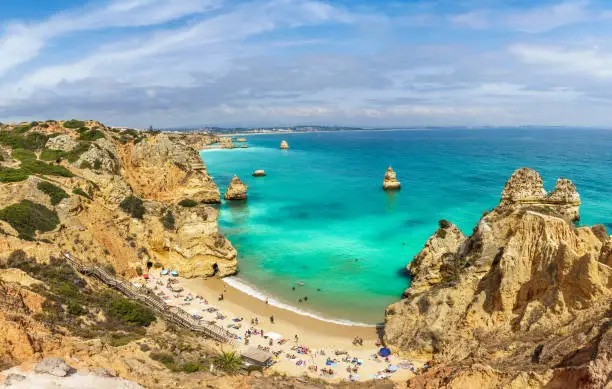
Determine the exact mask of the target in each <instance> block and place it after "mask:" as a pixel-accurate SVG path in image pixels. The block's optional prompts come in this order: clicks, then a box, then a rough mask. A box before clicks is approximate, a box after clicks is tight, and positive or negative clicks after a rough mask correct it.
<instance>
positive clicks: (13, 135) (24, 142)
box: [0, 131, 48, 150]
mask: <svg viewBox="0 0 612 389" xmlns="http://www.w3.org/2000/svg"><path fill="white" fill-rule="evenodd" d="M47 140H48V137H47V136H46V135H43V134H41V133H40V132H31V133H29V134H27V135H25V134H22V133H18V132H14V131H0V143H2V144H3V145H6V146H9V147H10V148H12V149H27V150H39V149H42V148H43V147H44V146H45V144H46V143H47Z"/></svg>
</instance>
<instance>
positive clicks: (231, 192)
mask: <svg viewBox="0 0 612 389" xmlns="http://www.w3.org/2000/svg"><path fill="white" fill-rule="evenodd" d="M247 189H248V186H246V185H245V184H244V183H243V182H242V181H240V178H238V176H234V178H232V181H231V182H230V184H229V186H228V187H227V190H226V191H225V199H226V200H246V198H247Z"/></svg>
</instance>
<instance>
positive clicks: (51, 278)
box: [0, 250, 154, 346]
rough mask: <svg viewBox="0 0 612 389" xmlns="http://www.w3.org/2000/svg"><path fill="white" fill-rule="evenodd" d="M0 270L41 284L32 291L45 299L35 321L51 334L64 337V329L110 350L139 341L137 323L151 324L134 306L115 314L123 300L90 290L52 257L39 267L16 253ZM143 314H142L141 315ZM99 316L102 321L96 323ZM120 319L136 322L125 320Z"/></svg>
mask: <svg viewBox="0 0 612 389" xmlns="http://www.w3.org/2000/svg"><path fill="white" fill-rule="evenodd" d="M0 267H2V268H18V269H21V270H23V271H25V272H26V273H28V275H30V276H31V277H33V278H36V279H38V280H40V281H42V282H44V283H45V285H46V286H35V287H33V289H34V290H35V291H36V292H37V293H39V294H41V295H43V296H45V297H46V298H47V302H45V304H44V306H43V310H44V311H43V313H40V314H37V315H36V316H35V318H36V319H37V320H39V321H41V322H43V323H44V324H45V325H47V326H48V327H49V328H50V329H51V330H52V331H54V330H55V329H56V328H57V330H58V331H61V332H62V333H65V329H69V330H70V331H71V332H72V333H73V334H74V335H77V336H81V337H85V338H96V337H99V338H106V339H107V340H108V341H109V343H110V344H111V345H112V346H122V345H125V344H127V343H129V342H131V341H133V340H136V339H140V338H142V337H143V336H144V335H145V333H146V330H145V328H144V325H143V324H141V323H146V324H145V325H148V324H150V323H151V322H152V321H153V320H154V316H152V315H153V314H152V312H150V311H148V309H147V308H145V307H142V306H140V305H139V304H138V303H136V302H131V304H130V305H131V306H132V305H135V306H138V308H135V309H134V308H128V309H127V310H126V314H124V315H122V314H117V313H116V312H117V309H116V308H113V307H117V306H119V307H124V306H125V304H124V301H125V298H123V297H121V296H120V295H119V294H118V293H116V292H114V291H112V290H110V289H107V288H102V290H100V287H99V286H98V287H95V288H90V287H89V286H88V283H87V282H85V280H84V279H83V278H81V276H80V275H79V274H78V273H76V272H75V271H74V269H73V268H72V267H71V266H70V265H68V264H67V263H66V261H65V260H64V259H58V258H53V257H52V258H51V261H50V263H48V264H41V263H37V262H36V261H35V260H34V259H33V258H28V257H27V255H26V253H25V252H24V251H22V250H16V251H13V252H12V253H11V254H10V255H9V256H8V258H6V259H5V260H0ZM145 310H146V313H141V312H144V311H145ZM111 312H112V314H111ZM139 312H140V316H138V313H139ZM100 313H101V314H103V315H104V316H105V317H106V320H104V321H99V319H98V315H99V314H100ZM135 313H136V314H135ZM130 315H132V316H130ZM134 315H136V316H134ZM124 316H125V317H126V318H127V319H133V318H134V317H135V318H136V319H137V320H135V321H134V320H126V319H125V318H124ZM85 317H86V320H84V318H85Z"/></svg>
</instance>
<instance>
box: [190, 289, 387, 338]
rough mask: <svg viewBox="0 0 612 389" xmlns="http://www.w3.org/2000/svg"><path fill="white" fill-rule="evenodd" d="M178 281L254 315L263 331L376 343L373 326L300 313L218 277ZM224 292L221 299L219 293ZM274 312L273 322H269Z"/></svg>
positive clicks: (223, 306)
mask: <svg viewBox="0 0 612 389" xmlns="http://www.w3.org/2000/svg"><path fill="white" fill-rule="evenodd" d="M181 284H182V285H184V286H185V288H187V289H188V290H190V291H192V292H193V293H195V294H198V295H201V296H203V297H204V298H206V299H208V300H209V301H211V302H214V304H215V305H217V306H218V307H219V308H221V309H223V310H224V311H228V312H231V313H232V314H234V315H235V316H236V317H243V318H244V319H245V320H249V321H250V320H251V318H255V317H257V318H258V319H259V320H260V323H261V324H260V326H261V327H262V328H263V329H264V330H266V331H274V332H279V333H282V334H286V335H288V336H293V335H295V334H297V335H298V336H299V337H300V339H303V340H304V342H306V343H308V344H309V345H311V346H312V347H335V348H351V349H352V348H354V346H353V344H352V342H353V339H354V338H355V336H359V337H361V338H363V339H364V347H365V346H366V345H367V346H370V347H375V342H376V340H377V339H378V333H377V327H376V326H367V327H366V326H358V325H352V326H347V325H346V324H339V323H334V322H330V321H325V320H320V319H317V318H314V317H311V316H306V315H301V314H299V313H297V312H294V311H292V310H287V309H284V308H281V307H278V306H275V305H272V304H266V303H265V301H262V300H260V299H259V298H257V297H254V296H251V295H250V294H248V293H245V292H243V291H242V290H240V289H238V288H236V287H234V286H233V285H231V284H229V283H226V282H225V281H224V280H223V279H218V278H207V279H202V278H192V279H181ZM220 294H223V297H224V299H223V301H218V299H217V298H218V296H219V295H220ZM270 316H274V324H272V323H270V320H269V318H270Z"/></svg>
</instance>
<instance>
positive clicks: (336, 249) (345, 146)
mask: <svg viewBox="0 0 612 389" xmlns="http://www.w3.org/2000/svg"><path fill="white" fill-rule="evenodd" d="M247 139H248V143H247V144H248V145H249V148H248V149H233V150H207V151H203V152H201V156H202V158H203V160H204V162H205V163H206V166H207V168H208V171H209V173H210V174H211V175H212V176H213V177H214V179H215V181H216V182H217V184H218V185H219V187H220V188H221V192H222V194H223V193H224V191H225V189H226V188H227V185H228V184H229V181H230V180H231V178H232V176H233V175H234V174H237V175H238V176H239V177H240V178H241V179H242V180H243V181H244V182H245V183H246V184H247V185H249V190H248V196H249V198H248V200H247V201H246V202H245V203H238V204H228V203H227V202H224V203H223V204H222V205H221V206H220V219H219V220H220V227H221V230H222V232H223V233H224V234H225V235H226V236H227V237H228V238H229V239H230V240H231V241H232V243H233V244H234V246H235V247H236V249H237V250H238V252H239V269H240V273H239V280H240V282H242V283H243V284H244V285H243V286H245V287H246V286H249V287H250V288H253V290H251V293H255V292H254V290H256V291H258V292H259V293H261V294H262V295H265V296H269V297H270V298H271V299H273V300H274V302H278V303H282V304H285V305H288V306H292V307H294V308H295V309H299V310H301V311H304V312H308V313H310V314H314V315H317V316H321V317H324V318H327V319H334V320H342V321H350V322H358V323H366V324H375V323H379V322H381V321H382V320H383V317H384V314H383V312H384V308H385V306H386V305H388V304H389V303H392V302H394V301H397V300H398V299H399V298H400V297H401V294H402V292H403V290H404V289H405V288H406V287H408V285H409V283H410V280H409V278H408V277H407V276H406V273H405V267H406V265H407V264H408V263H409V262H410V260H411V259H412V257H413V256H414V255H415V254H416V253H417V252H418V251H419V250H420V249H421V248H422V247H423V245H424V243H425V241H426V240H427V238H428V237H429V236H430V235H431V234H432V233H433V232H434V231H435V230H436V228H437V221H438V220H439V219H448V220H450V221H452V222H454V223H455V224H457V225H458V226H459V228H461V230H462V231H463V232H464V233H466V234H467V235H469V234H470V233H471V230H472V228H473V227H474V226H475V224H476V222H477V221H478V219H479V218H480V216H481V215H482V213H483V211H485V210H488V209H491V208H492V207H494V206H495V205H497V203H498V201H499V197H500V193H501V190H502V188H503V186H504V183H505V181H506V180H507V179H508V177H509V176H510V175H511V174H512V172H513V171H514V170H515V169H517V168H519V167H523V166H527V167H531V168H534V169H536V170H538V171H539V172H540V174H541V175H542V177H543V178H544V184H545V187H546V189H547V190H551V189H552V188H554V184H555V180H556V179H557V177H561V176H562V177H567V178H569V179H571V180H573V181H574V183H575V184H576V186H577V187H578V191H579V193H580V195H581V197H582V201H583V206H582V208H581V211H582V212H581V214H582V223H584V224H596V223H603V224H606V225H607V226H609V227H610V228H612V201H610V200H611V195H612V193H611V188H612V131H608V130H590V129H589V130H587V129H550V128H528V129H526V128H525V129H500V128H489V129H470V130H466V129H457V130H451V129H445V130H405V131H400V130H398V131H363V132H319V133H308V134H283V135H276V134H275V135H251V136H247ZM282 139H285V140H287V141H288V142H289V145H290V147H291V149H290V150H280V149H279V143H280V141H281V140H282ZM389 165H391V166H393V168H394V169H395V171H396V172H397V175H398V179H399V180H400V181H401V183H402V189H401V191H399V192H396V193H386V192H384V191H383V190H382V188H381V185H382V179H383V175H384V173H385V170H386V169H387V166H389ZM255 169H265V170H266V173H267V174H268V175H267V177H263V178H255V177H252V176H251V174H252V173H253V171H254V170H255ZM234 282H236V280H234ZM298 282H302V283H304V285H303V286H299V285H298ZM294 288H295V290H294ZM304 297H308V300H307V301H304ZM300 298H301V299H302V302H301V303H300V302H299V299H300ZM271 301H272V300H271Z"/></svg>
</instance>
